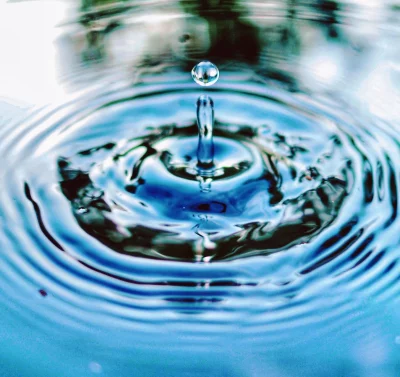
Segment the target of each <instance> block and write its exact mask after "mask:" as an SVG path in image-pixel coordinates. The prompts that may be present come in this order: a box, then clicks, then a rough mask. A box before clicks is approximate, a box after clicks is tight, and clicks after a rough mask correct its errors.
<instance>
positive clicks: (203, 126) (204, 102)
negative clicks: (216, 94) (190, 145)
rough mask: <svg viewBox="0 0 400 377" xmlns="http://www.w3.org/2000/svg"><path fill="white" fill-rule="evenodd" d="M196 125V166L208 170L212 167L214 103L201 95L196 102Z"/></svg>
mask: <svg viewBox="0 0 400 377" xmlns="http://www.w3.org/2000/svg"><path fill="white" fill-rule="evenodd" d="M197 125H198V128H199V144H198V147H197V160H198V163H197V165H198V167H199V168H200V169H203V170H209V169H211V168H212V167H213V165H214V164H213V159H214V142H213V126H214V102H213V100H212V99H211V98H210V97H209V96H206V95H203V96H200V97H199V99H198V100H197Z"/></svg>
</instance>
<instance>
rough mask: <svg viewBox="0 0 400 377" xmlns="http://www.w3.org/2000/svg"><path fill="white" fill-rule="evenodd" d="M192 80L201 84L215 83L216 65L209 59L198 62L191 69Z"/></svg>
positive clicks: (217, 76) (217, 75)
mask: <svg viewBox="0 0 400 377" xmlns="http://www.w3.org/2000/svg"><path fill="white" fill-rule="evenodd" d="M192 77H193V80H194V81H195V82H196V83H197V84H199V85H201V86H210V85H213V84H215V83H216V82H217V81H218V78H219V70H218V68H217V66H216V65H215V64H213V63H211V62H209V61H204V62H200V63H199V64H197V65H195V66H194V67H193V69H192Z"/></svg>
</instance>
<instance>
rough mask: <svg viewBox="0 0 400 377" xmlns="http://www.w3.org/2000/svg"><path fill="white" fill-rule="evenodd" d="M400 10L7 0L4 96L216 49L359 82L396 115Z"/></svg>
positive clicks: (0, 36) (317, 0)
mask: <svg viewBox="0 0 400 377" xmlns="http://www.w3.org/2000/svg"><path fill="white" fill-rule="evenodd" d="M399 20H400V3H398V1H397V0H348V1H334V0H314V1H312V0H309V1H306V0H304V1H296V0H281V1H272V0H266V1H239V0H219V1H218V0H201V1H200V0H199V1H188V0H182V1H170V0H169V1H162V0H159V1H145V0H142V1H128V0H125V1H106V0H98V1H96V0H92V1H90V0H84V1H57V0H54V1H3V2H1V3H0V28H1V29H0V31H1V33H0V49H1V51H2V54H1V56H2V58H1V62H0V96H1V97H2V98H3V99H4V101H6V100H8V101H18V102H20V103H24V104H27V105H32V104H33V105H42V104H45V103H49V102H54V101H55V100H57V99H62V98H63V96H64V95H65V94H67V93H68V92H72V91H75V90H76V89H77V88H78V87H82V86H87V85H88V84H91V83H94V82H96V80H99V79H100V78H102V79H103V78H104V77H105V76H108V75H115V74H118V75H119V77H120V78H122V77H124V80H131V81H132V83H133V82H135V80H137V77H138V75H140V74H141V73H143V72H151V73H152V74H157V73H162V72H166V71H168V70H170V71H178V70H180V71H183V72H186V71H188V70H189V69H190V68H191V67H192V66H193V65H194V64H195V62H197V61H198V60H200V59H205V58H206V59H209V60H211V61H214V62H215V63H216V64H218V65H219V66H220V68H221V70H235V69H237V68H238V67H240V69H241V70H242V71H244V70H247V71H248V72H249V74H251V75H258V76H259V77H260V79H265V78H268V79H274V80H277V81H279V82H280V83H281V84H285V85H287V86H288V87H290V88H291V89H292V90H296V89H300V90H312V91H315V90H318V91H330V92H333V91H337V92H340V93H342V94H343V95H344V93H346V94H348V93H350V92H351V93H352V95H354V96H356V97H357V99H358V100H360V101H361V102H362V105H363V106H368V108H369V109H370V110H371V111H373V112H374V113H377V114H379V115H380V116H385V117H388V118H389V119H392V118H393V117H396V116H397V115H396V105H398V103H399V87H400V73H399V72H400V71H399V70H400V68H399V55H400V44H399V27H400V22H399ZM361 94H362V95H361Z"/></svg>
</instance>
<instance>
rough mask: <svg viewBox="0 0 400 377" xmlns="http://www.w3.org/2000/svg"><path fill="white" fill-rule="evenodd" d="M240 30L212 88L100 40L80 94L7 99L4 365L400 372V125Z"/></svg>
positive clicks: (27, 369)
mask: <svg viewBox="0 0 400 377" xmlns="http://www.w3.org/2000/svg"><path fill="white" fill-rule="evenodd" d="M186 5H187V6H189V5H192V6H194V3H193V4H189V3H186ZM325 6H326V4H325ZM228 8H229V7H228ZM231 8H232V9H231V13H229V17H231V18H232V17H233V18H234V17H235V12H236V11H237V10H236V9H235V8H234V7H231ZM224 9H225V8H224ZM321 9H323V7H322V5H321ZM225 10H226V9H225ZM197 11H198V12H199V13H200V14H201V15H202V16H204V17H206V18H207V17H210V20H211V21H210V20H209V22H210V23H215V24H218V20H219V19H218V17H217V16H215V15H214V14H213V13H211V16H210V14H208V13H207V12H205V13H204V14H203V10H202V9H201V7H200V9H198V10H197ZM325 11H326V10H325ZM325 11H324V12H325ZM321 12H322V11H321ZM268 20H269V21H271V20H270V19H269V18H268ZM324 20H325V22H328V21H327V20H326V19H325V18H324ZM88 22H89V21H88ZM237 22H239V21H237ZM241 22H242V21H240V22H239V23H238V25H239V26H240V25H241V26H240V27H241V29H240V30H239V32H238V33H237V34H235V35H234V36H237V37H238V38H239V37H240V38H244V37H243V35H242V34H241V33H244V34H245V37H246V38H248V39H247V42H248V43H246V44H244V45H241V46H240V47H241V48H240V49H238V50H237V51H236V52H237V55H235V57H236V58H237V57H239V58H240V59H242V60H246V61H245V63H246V64H248V63H249V62H251V58H252V55H251V53H252V51H253V49H255V48H256V46H255V44H254V43H250V42H251V41H253V39H251V38H250V37H252V36H253V37H254V35H253V34H252V33H251V30H250V26H249V25H248V24H245V23H243V24H241ZM200 24H201V23H200ZM328 24H329V22H328ZM324 25H325V24H324ZM328 26H329V27H328V29H327V30H325V29H324V30H325V31H327V32H328V35H330V37H329V38H336V39H337V40H335V42H332V44H330V45H329V46H330V49H329V51H333V50H335V47H334V46H339V45H346V43H345V41H344V39H343V38H344V37H338V35H339V36H340V35H341V34H340V33H338V31H337V30H336V27H338V26H335V23H333V25H330V24H329V25H328ZM114 27H117V26H115V25H114ZM200 29H201V28H200ZM163 30H166V29H163ZM201 30H202V29H201ZM229 30H230V29H229V28H226V29H222V32H223V34H221V35H224V36H225V37H226V36H227V35H229V33H230V32H229ZM147 32H148V31H146V33H147ZM222 32H221V33H222ZM335 33H336V34H335ZM304 34H307V33H305V32H304ZM302 35H303V34H301V36H302ZM332 35H336V36H335V37H333V36H332ZM234 36H233V37H234ZM233 37H232V39H229V40H227V41H226V43H227V44H225V46H228V47H226V50H224V49H221V46H222V45H221V44H218V40H214V41H213V43H214V44H213V45H212V46H211V47H210V48H209V54H210V55H211V56H210V59H212V61H214V58H215V59H216V60H219V61H222V64H221V67H222V68H221V77H219V80H218V82H215V81H214V84H215V85H213V86H209V87H203V86H199V85H197V84H196V83H195V82H193V80H192V77H191V72H190V69H191V67H193V65H194V64H193V60H194V59H193V60H189V61H187V62H185V63H187V64H181V66H179V68H177V67H176V66H175V67H174V66H173V67H172V68H171V67H167V68H166V69H165V70H163V69H160V70H157V69H154V67H156V68H158V66H157V64H153V63H154V61H153V62H152V64H150V62H148V61H147V63H146V64H148V65H149V66H150V68H148V67H147V68H146V69H147V70H148V69H150V73H149V72H148V71H146V69H144V68H143V66H141V67H140V69H139V68H138V67H135V73H136V71H139V73H138V74H137V75H136V76H129V79H126V77H125V79H121V77H120V76H119V79H115V80H113V79H112V78H113V76H112V75H113V74H114V73H115V72H114V71H113V69H112V68H113V67H110V68H107V70H108V69H110V72H109V71H107V70H106V69H105V71H107V75H106V74H105V73H104V72H105V71H101V69H104V67H100V68H99V66H100V65H101V64H102V59H101V56H100V55H101V54H100V52H101V51H97V50H96V51H97V54H94V52H96V51H94V50H95V46H92V48H93V50H91V54H90V56H91V58H90V59H88V60H90V63H88V62H87V61H86V60H87V58H88V54H86V55H85V54H83V55H82V58H83V60H85V64H88V65H87V66H85V65H83V66H82V67H80V69H83V70H85V69H87V71H83V72H78V73H75V74H76V76H73V77H72V78H71V77H68V80H71V81H74V80H76V81H79V80H81V88H80V89H81V91H79V90H76V91H75V90H72V92H73V93H72V94H71V95H69V96H66V97H65V98H62V100H61V101H56V100H54V101H53V104H52V105H50V106H44V107H42V108H34V109H29V110H26V111H25V110H23V109H21V108H18V107H17V106H14V105H12V104H8V105H2V106H1V107H0V112H1V120H0V124H1V127H0V156H1V159H2V162H3V163H2V168H1V169H0V182H1V185H0V224H1V225H0V245H1V250H0V318H1V326H0V376H1V377H3V376H4V377H16V376H18V377H36V376H40V377H47V376H49V377H50V376H51V377H53V376H55V375H56V376H65V377H73V376H83V377H86V376H95V375H100V376H121V377H125V376H140V377H147V376H149V377H150V376H171V377H172V376H191V377H192V376H229V377H231V376H232V377H236V376H237V377H242V376H243V377H247V376H249V377H250V376H251V377H259V376H260V377H261V376H273V377H275V376H277V377H278V376H279V377H299V376H307V377H319V376H321V377H322V376H333V377H336V376H346V377H353V376H354V377H356V376H357V377H358V376H374V377H379V376H384V377H392V376H393V377H394V376H397V375H398V371H399V368H400V356H399V355H400V353H399V347H400V310H399V305H398V304H399V291H400V280H399V272H398V271H399V269H398V263H399V262H398V251H399V250H400V237H399V232H398V229H399V221H400V220H399V216H398V210H399V201H398V198H399V183H400V182H399V174H400V170H399V166H398V161H399V158H400V136H399V132H398V128H397V127H398V124H397V123H396V121H391V120H390V117H387V118H386V119H385V120H384V118H383V117H379V116H377V114H375V113H374V111H373V110H374V107H373V106H372V105H371V106H364V107H363V106H358V105H357V104H356V103H355V101H354V102H352V101H350V100H348V98H350V97H349V96H348V97H346V95H347V94H348V93H345V92H346V91H345V90H342V92H341V95H338V91H339V92H340V90H339V89H338V87H336V88H335V89H333V88H332V87H329V88H326V86H329V85H328V84H327V81H326V80H328V79H329V78H330V77H331V76H332V75H333V74H334V72H333V70H330V68H329V67H330V66H329V64H328V65H325V66H324V67H325V68H324V70H322V71H318V66H317V64H315V65H314V66H313V67H312V72H313V73H314V76H313V80H310V83H311V84H310V85H311V87H313V85H317V84H318V83H320V82H318V80H320V81H322V86H323V87H324V90H322V91H318V90H316V89H315V87H313V88H314V90H306V89H305V88H301V87H300V86H301V85H300V81H301V80H300V79H299V78H298V77H295V78H296V79H298V81H295V80H294V78H292V79H290V78H289V77H287V76H285V75H278V74H276V72H274V73H273V74H272V73H271V72H272V71H273V67H274V64H277V65H278V66H279V65H280V64H282V66H284V64H283V63H282V61H281V60H280V59H279V56H277V55H276V54H275V53H276V51H277V50H275V47H276V46H275V45H274V44H273V43H271V42H269V43H270V44H269V45H268V44H267V45H268V48H270V50H269V52H271V51H272V52H273V54H272V57H271V56H269V55H268V54H261V58H260V59H261V60H262V59H263V58H265V59H267V63H268V67H269V68H271V72H269V73H268V74H267V73H266V72H264V71H262V70H261V68H260V67H259V66H258V67H254V66H251V69H250V73H249V66H248V65H244V64H243V62H241V63H238V62H236V63H232V62H230V64H223V60H224V58H225V54H228V53H229V46H230V45H229V43H231V44H233V45H234V38H233ZM92 38H94V37H93V36H92ZM210 38H211V37H210ZM213 38H214V39H215V38H217V37H216V36H215V35H214V37H213ZM287 38H288V39H289V41H290V40H292V39H291V38H289V37H287ZM341 38H342V39H341ZM210 40H211V41H212V40H213V39H212V38H211V39H210ZM178 41H179V43H185V44H189V45H190V44H191V43H192V42H193V41H195V42H196V43H197V42H198V39H195V38H194V37H193V34H191V33H187V34H184V35H179V39H178ZM92 42H93V40H92ZM195 42H193V43H195ZM228 42H229V43H228ZM253 42H254V41H253ZM292 42H293V40H292ZM210 43H211V42H210ZM190 46H191V45H190ZM218 46H219V48H217V47H218ZM274 46H275V47H274ZM173 47H174V46H173ZM173 47H172V49H173ZM197 48H198V46H197V45H196V48H193V49H194V51H195V52H198V50H197ZM180 51H181V50H180ZM335 51H336V50H335ZM346 51H347V50H346ZM86 52H87V51H86ZM181 52H182V51H181ZM284 53H286V52H284ZM99 54H100V55H99ZM94 55H96V56H94ZM97 55H99V56H97ZM228 55H229V54H228ZM243 55H246V57H247V58H246V59H244V58H243ZM151 57H153V58H154V56H151ZM286 58H287V57H286ZM104 59H105V58H104ZM147 59H150V58H149V57H148V56H147ZM166 59H167V58H166ZM274 59H276V60H274ZM318 59H319V58H318ZM318 59H317V60H318ZM286 60H288V59H286ZM286 60H285V61H286ZM196 61H199V60H196ZM180 63H182V62H180ZM225 63H226V62H225ZM328 63H329V62H328ZM330 63H331V62H330ZM364 63H365V64H367V63H366V62H364ZM90 64H93V65H94V66H95V68H93V67H92V66H90ZM186 65H187V66H188V67H189V68H187V67H186ZM218 66H219V67H220V65H219V64H218ZM88 67H90V68H88ZM285 67H286V66H285ZM335 67H336V66H335ZM354 67H356V68H354ZM359 67H360V66H357V65H354V66H353V68H352V72H353V75H352V78H353V79H354V80H355V78H354V77H355V76H356V75H355V72H356V71H357V69H358V68H359ZM114 68H115V67H114ZM209 68H210V67H209ZM256 68H260V69H259V70H258V71H257V69H256ZM297 68H298V69H300V65H298V66H296V69H297ZM90 69H93V71H90ZM98 69H100V71H97V70H98ZM143 69H144V71H145V74H143V72H142V71H141V70H143ZM349 69H350V68H349ZM282 71H284V68H282ZM90 72H92V73H93V74H94V75H95V76H96V75H97V74H98V76H96V78H95V79H91V80H93V81H94V82H91V83H89V82H90V81H91V80H89V79H87V80H88V81H85V79H86V78H87V77H88V76H90ZM99 72H100V73H99ZM101 72H103V74H101ZM203 73H204V72H203ZM292 73H293V72H292ZM108 74H110V76H108ZM303 74H305V73H304V72H303ZM299 75H300V74H299ZM318 75H319V76H318ZM329 75H331V76H329ZM370 75H372V73H370ZM103 76H104V77H103ZM106 76H107V77H106ZM293 76H295V74H293ZM328 76H329V77H328ZM110 77H111V79H110ZM215 77H217V76H215V75H214V78H215ZM332 77H333V76H332ZM396 77H397V76H395V75H394V74H393V76H391V77H390V79H391V80H392V81H393V80H395V79H396ZM217 78H218V77H217ZM324 80H325V81H324ZM345 83H346V85H347V84H348V86H350V85H351V83H350V80H348V82H345ZM75 84H76V83H75ZM330 84H332V83H330ZM332 85H333V84H332ZM342 85H343V86H345V85H344V84H342ZM339 86H340V85H339ZM346 88H347V86H346ZM325 89H326V90H325ZM328 89H329V90H328ZM365 96H367V93H365ZM385 98H386V97H385ZM382 102H386V101H382ZM374 103H375V102H374ZM388 114H391V113H390V112H388ZM202 126H204V127H202ZM199 129H200V133H201V134H200V137H199ZM211 133H212V135H211ZM211 136H212V138H211ZM199 140H200V144H199Z"/></svg>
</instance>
